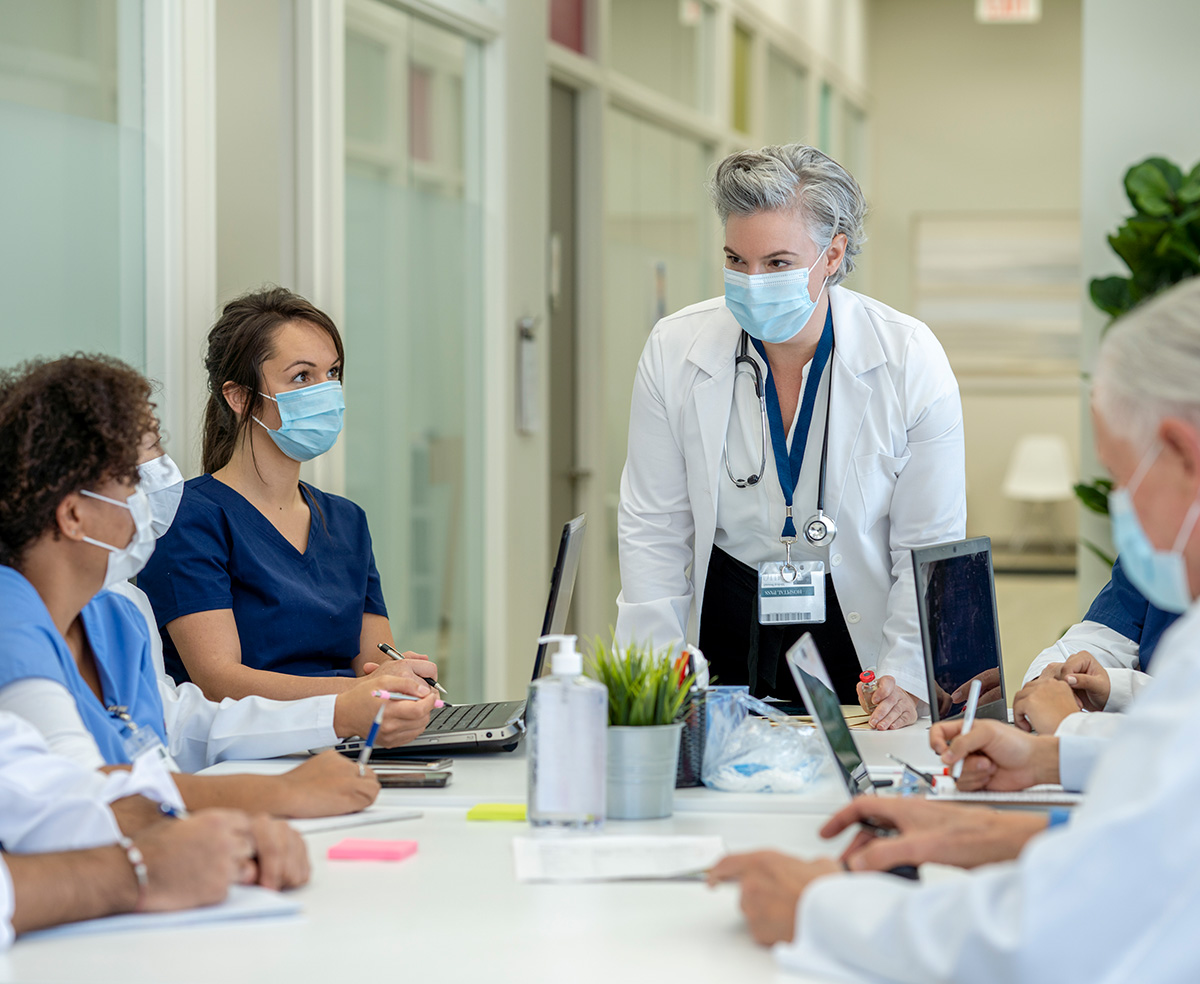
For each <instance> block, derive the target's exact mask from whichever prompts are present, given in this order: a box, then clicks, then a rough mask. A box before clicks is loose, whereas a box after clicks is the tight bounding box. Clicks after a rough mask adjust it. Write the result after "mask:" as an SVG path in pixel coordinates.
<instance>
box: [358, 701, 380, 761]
mask: <svg viewBox="0 0 1200 984" xmlns="http://www.w3.org/2000/svg"><path fill="white" fill-rule="evenodd" d="M385 707H387V704H380V705H379V710H378V711H376V712H375V720H374V721H372V722H371V730H370V731H368V732H367V743H366V744H365V745H363V748H362V751H361V752H359V753H358V774H359V775H360V776H365V775H366V774H367V763H368V762H370V761H371V753H372V752H373V751H375V736H376V735H377V734H379V726H380V725H381V724H383V709H384V708H385Z"/></svg>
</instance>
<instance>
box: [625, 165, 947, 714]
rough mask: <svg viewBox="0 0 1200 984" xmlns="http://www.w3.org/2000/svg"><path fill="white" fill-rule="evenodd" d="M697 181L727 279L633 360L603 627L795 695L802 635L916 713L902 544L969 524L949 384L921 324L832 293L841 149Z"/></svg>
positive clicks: (868, 697)
mask: <svg viewBox="0 0 1200 984" xmlns="http://www.w3.org/2000/svg"><path fill="white" fill-rule="evenodd" d="M709 190H710V193H711V196H712V200H713V204H714V205H715V207H716V209H717V213H718V215H719V216H720V217H721V221H722V223H723V225H724V227H725V243H724V258H725V294H724V296H723V297H716V298H712V299H711V300H707V301H701V302H700V303H698V304H693V305H691V306H690V307H686V308H684V309H683V310H682V311H678V312H676V313H675V314H673V315H670V316H669V317H667V318H664V319H663V320H662V321H660V322H659V323H658V324H657V325H656V326H655V327H654V330H653V331H652V332H651V334H650V338H649V340H648V341H647V343H646V347H645V350H644V351H643V353H642V357H641V360H640V362H639V364H638V368H637V375H636V378H635V381H634V388H633V403H632V409H631V412H630V423H629V450H628V457H627V459H626V463H625V471H624V474H623V475H622V478H621V498H620V507H619V513H618V543H619V550H620V565H621V594H620V597H619V598H618V599H617V606H618V616H617V627H616V634H617V639H618V641H619V642H621V643H627V642H639V643H649V644H652V645H654V646H656V647H659V648H662V647H666V646H668V645H671V646H674V647H678V646H679V645H681V644H684V643H697V642H698V645H699V647H700V649H701V650H702V651H703V652H704V654H705V655H706V656H707V658H708V660H709V663H710V668H711V670H712V672H713V673H714V674H715V675H717V676H718V677H719V679H720V681H721V683H723V684H748V685H749V686H750V687H751V689H752V690H753V692H754V693H755V694H758V695H772V696H778V697H781V698H783V699H785V700H790V701H793V702H799V699H800V698H799V694H798V693H797V692H796V689H795V684H794V683H793V682H792V678H791V675H790V674H789V673H788V671H787V668H786V666H785V665H784V660H783V657H782V653H783V652H784V651H785V650H786V649H787V647H788V646H790V645H791V644H792V643H793V642H794V641H795V640H796V639H797V638H798V637H799V635H800V634H801V632H805V631H807V632H811V633H812V634H813V636H814V638H815V640H816V642H817V645H818V647H819V648H820V650H821V652H822V654H823V656H824V657H825V662H826V664H827V665H828V666H829V669H830V673H831V675H832V677H833V682H834V685H835V687H836V689H837V691H838V694H839V696H840V698H841V700H842V702H843V703H850V704H852V703H861V704H862V706H863V708H864V709H865V710H867V711H868V712H870V714H871V718H870V721H871V725H872V726H873V727H875V728H879V729H888V728H897V727H903V726H905V725H908V724H912V723H913V722H914V721H916V720H917V717H918V714H919V713H920V712H921V711H922V710H923V709H924V707H925V706H927V705H926V703H925V698H926V695H927V694H928V689H927V686H926V682H925V668H924V659H923V655H922V651H921V640H920V632H919V627H918V621H917V607H916V590H915V587H914V583H913V570H912V561H911V558H910V551H911V549H912V548H913V547H916V546H921V545H925V544H932V543H940V542H943V541H946V540H956V539H960V538H961V537H963V536H964V535H965V528H966V490H965V484H966V483H965V474H964V452H963V425H962V406H961V402H960V400H959V394H958V384H957V382H956V380H955V378H954V374H953V373H952V372H951V370H950V365H949V362H948V361H947V359H946V355H945V353H944V352H943V351H942V347H941V346H940V345H939V344H938V342H937V339H936V338H934V336H933V333H932V332H931V331H930V330H929V328H928V327H926V326H925V325H924V324H922V323H921V322H919V321H917V320H915V319H913V318H910V317H908V316H907V315H904V314H901V313H899V312H898V311H894V310H892V309H891V308H889V307H887V306H885V305H884V304H881V303H880V302H878V301H876V300H873V299H871V298H869V297H865V296H863V295H861V294H857V293H854V292H853V291H851V290H848V289H846V288H845V287H843V286H841V283H842V281H843V280H845V278H846V277H847V276H849V275H850V274H851V273H852V272H853V270H854V266H855V261H856V258H857V257H858V256H859V254H860V253H861V251H862V245H863V242H864V240H865V236H864V233H863V219H864V217H865V215H866V211H867V207H866V202H865V201H864V199H863V195H862V191H861V190H860V189H859V186H858V182H856V181H855V180H854V178H853V177H852V176H851V175H850V174H849V173H848V172H847V171H846V170H845V168H843V167H842V166H841V165H840V164H838V163H837V162H836V161H834V160H832V159H831V158H830V157H828V156H826V155H825V154H823V153H821V151H819V150H816V149H815V148H813V147H807V146H805V145H803V144H789V145H787V146H783V147H774V146H772V147H764V148H762V150H759V151H742V152H740V153H736V154H731V155H730V156H728V157H726V158H725V159H724V160H723V161H721V162H720V164H719V165H718V166H717V168H716V170H715V173H714V175H713V177H712V180H711V182H710V188H709ZM870 672H873V673H874V674H875V677H874V681H873V683H874V685H873V686H872V687H870V688H866V687H864V684H863V683H862V682H860V676H861V677H864V678H866V680H868V681H870V680H871V678H870V677H869V676H868V673H870ZM950 713H953V711H950Z"/></svg>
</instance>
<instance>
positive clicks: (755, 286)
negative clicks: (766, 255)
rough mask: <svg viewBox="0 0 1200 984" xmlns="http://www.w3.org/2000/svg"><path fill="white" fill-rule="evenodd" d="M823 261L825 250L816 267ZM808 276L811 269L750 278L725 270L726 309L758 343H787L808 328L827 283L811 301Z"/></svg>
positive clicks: (757, 275)
mask: <svg viewBox="0 0 1200 984" xmlns="http://www.w3.org/2000/svg"><path fill="white" fill-rule="evenodd" d="M826 249H828V247H826ZM824 258H825V250H822V251H821V255H820V257H818V259H817V261H816V263H819V262H820V261H821V260H823V259H824ZM816 263H814V264H813V265H814V266H815V265H816ZM810 273H812V267H809V268H808V269H807V270H778V271H776V272H775V273H759V274H756V275H755V276H753V277H752V276H750V275H749V274H747V273H739V272H738V271H737V270H726V271H725V306H726V307H727V308H729V310H730V312H732V314H733V316H734V318H736V319H737V323H738V324H739V325H741V326H742V328H743V329H745V332H746V334H747V335H749V336H750V337H751V338H757V339H758V340H759V341H760V342H772V343H779V342H786V341H787V340H788V339H789V338H794V337H795V336H796V335H797V334H799V332H800V329H801V328H803V327H804V326H805V325H806V324H808V319H809V318H811V317H812V314H813V312H814V311H815V310H816V309H817V304H818V303H820V300H821V292H822V291H824V290H825V284H826V283H827V282H828V280H829V278H828V277H826V278H825V279H824V280H822V281H821V286H820V288H819V289H818V290H817V298H816V300H813V298H812V297H811V296H810V295H809V293H808V278H809V274H810Z"/></svg>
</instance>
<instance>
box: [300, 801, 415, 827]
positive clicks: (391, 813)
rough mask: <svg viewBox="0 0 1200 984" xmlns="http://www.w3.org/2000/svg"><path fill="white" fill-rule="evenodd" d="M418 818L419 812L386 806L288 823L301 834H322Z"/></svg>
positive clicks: (369, 807)
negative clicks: (329, 831)
mask: <svg viewBox="0 0 1200 984" xmlns="http://www.w3.org/2000/svg"><path fill="white" fill-rule="evenodd" d="M420 816H421V811H420V810H398V809H389V808H388V807H386V806H368V807H367V808H366V809H365V810H363V811H361V812H359V813H348V814H346V815H345V816H342V817H310V818H308V819H305V820H289V821H288V823H289V824H291V825H292V826H293V827H295V828H296V830H298V831H299V832H300V833H302V834H323V833H325V832H326V831H328V830H346V829H348V828H350V827H365V826H367V825H368V824H372V823H391V822H392V821H393V820H416V819H417V818H418V817H420Z"/></svg>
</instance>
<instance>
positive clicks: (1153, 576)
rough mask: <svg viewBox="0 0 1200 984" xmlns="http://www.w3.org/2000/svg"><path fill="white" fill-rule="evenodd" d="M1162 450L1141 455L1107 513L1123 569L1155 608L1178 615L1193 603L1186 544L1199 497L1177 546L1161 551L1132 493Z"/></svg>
mask: <svg viewBox="0 0 1200 984" xmlns="http://www.w3.org/2000/svg"><path fill="white" fill-rule="evenodd" d="M1161 453H1162V445H1161V444H1155V446H1154V447H1152V448H1151V449H1150V450H1149V451H1147V452H1146V454H1145V456H1144V457H1143V458H1142V461H1141V464H1139V465H1138V467H1137V470H1136V471H1134V473H1133V477H1132V478H1131V479H1130V480H1129V484H1128V485H1127V486H1126V487H1125V488H1122V489H1113V490H1112V492H1110V493H1109V496H1108V512H1109V515H1110V516H1111V517H1112V532H1113V543H1114V544H1115V545H1116V548H1117V554H1118V556H1119V558H1120V561H1121V569H1122V570H1124V572H1125V574H1126V576H1127V577H1128V578H1129V580H1130V581H1131V582H1132V583H1133V586H1134V587H1135V588H1137V589H1138V590H1139V591H1140V592H1141V593H1142V594H1143V596H1145V598H1146V600H1147V601H1149V602H1150V604H1152V605H1153V606H1154V607H1155V608H1158V609H1161V610H1162V611H1164V612H1175V613H1176V614H1179V613H1182V612H1184V611H1186V610H1187V608H1188V606H1189V605H1191V603H1192V590H1191V585H1190V584H1189V583H1188V574H1187V564H1186V563H1185V562H1184V559H1183V545H1184V544H1185V543H1187V541H1188V538H1189V537H1190V536H1191V535H1192V529H1193V528H1194V527H1195V525H1196V519H1197V517H1200V499H1197V500H1196V501H1195V502H1193V503H1192V506H1191V508H1190V509H1189V510H1188V512H1187V515H1186V516H1184V518H1183V525H1182V526H1181V527H1180V528H1179V535H1178V536H1176V537H1175V545H1174V546H1173V547H1172V548H1171V549H1170V550H1159V549H1157V548H1156V547H1155V546H1154V544H1153V543H1151V542H1150V539H1149V537H1147V536H1146V532H1145V530H1143V529H1142V524H1141V521H1140V520H1139V519H1138V515H1137V512H1136V511H1135V510H1134V508H1133V493H1134V492H1136V491H1137V487H1138V485H1139V484H1141V481H1142V478H1143V477H1144V476H1145V474H1146V472H1147V471H1149V470H1150V466H1151V465H1152V464H1154V462H1155V460H1156V459H1157V458H1158V456H1159V454H1161Z"/></svg>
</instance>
